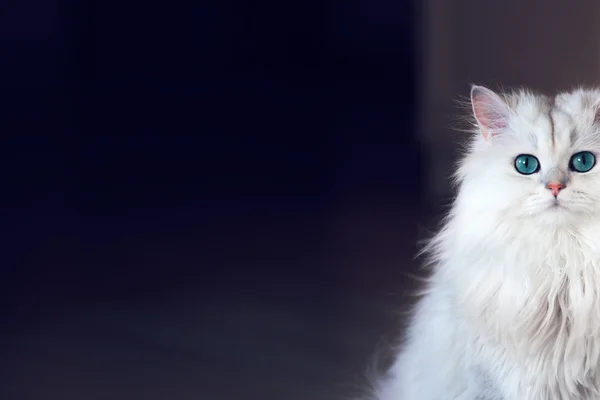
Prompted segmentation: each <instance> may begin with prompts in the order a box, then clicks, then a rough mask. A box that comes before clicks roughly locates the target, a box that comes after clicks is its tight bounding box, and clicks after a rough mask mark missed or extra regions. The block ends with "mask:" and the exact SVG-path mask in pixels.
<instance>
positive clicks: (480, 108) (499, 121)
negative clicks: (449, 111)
mask: <svg viewBox="0 0 600 400" xmlns="http://www.w3.org/2000/svg"><path fill="white" fill-rule="evenodd" d="M471 105H472V107H473V115H474V116H475V119H476V120H477V124H478V125H479V129H480V131H481V134H482V135H483V137H484V138H486V139H487V138H489V137H491V136H494V135H497V134H499V133H502V131H503V130H504V129H506V127H507V126H508V120H509V118H510V109H509V107H508V105H507V104H506V102H505V101H504V99H502V97H500V96H499V95H498V94H496V93H495V92H493V91H492V90H490V89H488V88H486V87H483V86H477V85H473V87H472V88H471Z"/></svg>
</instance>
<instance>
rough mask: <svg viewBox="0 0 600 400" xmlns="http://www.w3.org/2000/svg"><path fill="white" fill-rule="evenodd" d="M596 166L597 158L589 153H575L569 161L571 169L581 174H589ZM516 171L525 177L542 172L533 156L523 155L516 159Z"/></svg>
mask: <svg viewBox="0 0 600 400" xmlns="http://www.w3.org/2000/svg"><path fill="white" fill-rule="evenodd" d="M594 165H596V156H595V155H594V154H593V153H591V152H589V151H580V152H579V153H575V154H573V156H572V157H571V159H570V160H569V169H571V171H575V172H579V173H584V172H588V171H589V170H591V169H592V168H594ZM515 169H516V170H517V172H519V173H520V174H523V175H531V174H535V173H536V172H538V171H539V170H540V162H539V160H538V159H537V158H536V157H535V156H532V155H531V154H521V155H519V156H517V158H515Z"/></svg>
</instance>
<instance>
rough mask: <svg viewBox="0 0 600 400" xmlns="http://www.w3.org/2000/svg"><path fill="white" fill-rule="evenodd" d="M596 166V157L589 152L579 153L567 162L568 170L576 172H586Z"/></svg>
mask: <svg viewBox="0 0 600 400" xmlns="http://www.w3.org/2000/svg"><path fill="white" fill-rule="evenodd" d="M594 165H596V156H595V155H593V154H592V153H590V152H589V151H580V152H579V153H575V154H573V157H571V161H570V162H569V168H571V170H573V171H576V172H588V171H589V170H590V169H592V168H594Z"/></svg>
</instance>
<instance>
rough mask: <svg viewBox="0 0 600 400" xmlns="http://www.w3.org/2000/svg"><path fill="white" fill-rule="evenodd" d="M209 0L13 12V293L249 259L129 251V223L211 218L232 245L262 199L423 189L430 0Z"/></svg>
mask: <svg viewBox="0 0 600 400" xmlns="http://www.w3.org/2000/svg"><path fill="white" fill-rule="evenodd" d="M196 3H197V4H195V5H194V4H191V3H190V4H187V5H183V4H182V5H175V3H174V4H173V5H169V6H166V5H164V4H159V3H149V4H145V5H143V6H142V5H137V4H136V5H133V4H130V5H128V4H126V3H123V4H121V5H120V6H119V8H118V12H116V9H115V8H114V7H115V6H116V5H115V4H116V3H115V4H113V5H109V4H108V3H93V2H87V3H85V2H78V3H75V2H71V3H68V2H63V3H59V4H53V5H51V6H50V5H46V6H44V7H45V8H44V7H41V6H42V3H41V2H31V4H27V2H24V3H16V2H15V3H14V4H12V6H11V7H9V9H8V10H6V11H4V12H3V14H4V13H6V14H4V18H3V20H6V21H11V20H12V27H13V31H12V32H11V29H10V28H11V26H9V27H6V28H5V30H6V32H5V33H4V36H5V38H3V39H4V40H2V42H1V44H0V46H1V52H2V54H4V57H3V61H2V63H1V68H2V69H1V71H2V80H1V94H0V98H1V100H2V109H3V110H2V118H1V123H2V126H1V127H0V129H1V131H2V132H4V133H5V137H7V138H8V143H6V145H5V146H3V149H4V153H5V155H4V157H2V159H3V162H4V165H5V168H4V171H5V183H6V184H5V186H4V191H3V192H4V196H2V197H3V199H2V202H3V207H2V209H3V210H4V211H5V214H6V218H7V220H6V222H5V223H4V224H3V225H4V229H5V234H6V237H7V241H6V242H5V243H6V244H7V246H6V250H7V251H8V253H9V254H10V258H9V259H10V261H11V262H9V263H7V264H6V268H5V269H4V271H3V273H4V274H6V275H5V278H4V279H1V280H0V281H1V282H2V285H3V286H5V287H6V289H5V290H3V293H4V294H5V295H7V296H8V300H9V302H12V303H13V305H14V304H15V303H16V304H20V303H22V301H23V297H25V298H28V299H33V297H35V299H36V301H38V302H42V303H43V302H46V300H48V299H54V298H57V297H60V298H64V299H67V298H68V299H71V298H81V297H82V296H83V297H86V296H88V297H89V296H91V297H94V296H100V297H103V298H109V297H111V296H113V295H115V296H117V295H130V294H132V292H134V291H140V290H145V289H147V288H150V287H151V288H152V289H151V290H152V291H154V290H158V289H162V288H163V286H164V288H166V286H168V285H176V283H177V281H187V282H188V283H189V282H192V281H193V282H194V284H195V285H198V287H199V288H200V287H202V286H212V285H213V283H214V282H213V280H214V279H215V278H216V277H217V276H222V275H224V274H230V273H232V272H233V271H229V270H227V271H224V270H222V269H221V268H216V267H214V266H211V265H206V264H205V265H199V266H197V267H194V268H187V269H185V268H184V267H182V266H179V265H177V262H174V263H173V265H170V266H169V268H168V270H162V269H160V268H155V267H153V266H151V265H148V264H146V262H132V263H122V262H116V260H115V259H114V258H112V257H116V255H114V254H111V253H110V252H111V251H113V250H115V249H114V247H115V245H114V244H115V243H119V245H120V251H124V252H127V248H128V244H127V243H128V242H130V241H136V242H139V241H143V240H146V238H148V237H152V238H154V239H156V240H158V243H160V240H164V241H165V243H166V242H167V241H175V240H177V239H176V238H177V237H178V235H199V236H198V240H197V242H196V245H195V246H196V247H197V248H198V250H201V249H202V250H206V251H207V252H208V251H210V250H211V249H213V250H214V249H215V248H216V247H219V246H221V245H225V247H228V246H227V245H226V244H224V243H221V242H220V240H226V238H221V237H219V235H215V234H212V233H211V232H212V230H213V229H214V228H217V227H218V226H219V224H220V221H222V222H223V223H229V224H236V227H235V228H233V227H232V228H231V229H234V230H235V231H236V234H237V235H243V234H244V232H243V231H241V230H243V229H249V228H248V227H245V226H244V225H245V223H244V219H243V218H244V217H255V218H256V219H259V218H260V216H261V215H264V214H269V215H271V216H275V215H276V216H277V217H278V219H286V218H292V219H295V218H296V217H297V216H301V215H303V214H305V213H308V214H310V215H314V214H315V213H320V212H322V213H326V212H327V211H328V210H330V209H331V207H336V206H340V204H341V203H353V202H364V201H366V200H365V199H366V198H369V199H373V198H375V199H377V197H380V198H389V199H392V198H393V201H398V202H404V203H414V204H418V203H419V200H420V196H421V179H420V178H421V169H422V159H421V153H420V149H419V148H418V146H417V142H416V139H415V117H414V116H415V115H416V104H417V102H416V95H417V93H416V83H417V82H418V79H419V77H418V75H417V71H418V65H417V63H416V57H415V52H416V49H415V44H416V41H415V32H416V30H415V26H414V21H415V18H416V13H417V12H418V10H417V8H416V6H415V5H414V4H412V3H411V2H373V3H366V2H353V3H352V2H350V3H347V2H344V3H339V2H338V3H322V2H316V1H315V2H302V3H298V4H296V5H294V4H287V3H286V4H284V3H281V2H261V3H255V2H242V1H236V2H217V1H212V2H211V1H209V2H196ZM40 7H41V8H40ZM31 8H36V9H38V10H39V13H40V14H39V15H37V16H35V17H33V16H32V12H31ZM11 14H13V16H12V17H10V15H11ZM265 217H266V216H265ZM159 238H160V240H159ZM140 246H143V245H142V244H140ZM155 246H156V245H155ZM158 246H160V244H158ZM117 247H118V246H117ZM227 253H229V254H228V255H235V253H236V249H235V248H234V247H233V246H231V247H230V248H228V249H227ZM123 256H125V255H123ZM281 268H283V269H285V270H286V273H290V274H292V273H294V271H292V270H291V268H286V267H284V266H282V267H281ZM300 268H301V269H302V274H303V275H306V276H307V277H309V276H311V275H312V274H321V273H322V272H323V271H319V270H318V268H317V267H316V266H311V265H303V266H300ZM235 272H236V274H237V273H240V274H243V275H250V276H251V275H254V274H255V273H256V271H255V270H249V269H247V268H245V269H244V270H243V271H235ZM329 272H330V274H333V275H336V274H344V271H343V269H341V270H339V271H329ZM238 278H239V277H238ZM330 278H334V277H333V276H330ZM271 283H272V284H276V279H274V278H273V282H271Z"/></svg>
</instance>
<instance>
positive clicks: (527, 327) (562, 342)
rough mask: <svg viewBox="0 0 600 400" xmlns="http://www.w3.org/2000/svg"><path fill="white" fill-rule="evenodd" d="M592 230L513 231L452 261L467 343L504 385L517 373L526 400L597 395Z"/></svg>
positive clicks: (599, 324)
mask: <svg viewBox="0 0 600 400" xmlns="http://www.w3.org/2000/svg"><path fill="white" fill-rule="evenodd" d="M595 233H597V232H596V230H595V229H594V230H589V231H567V230H565V231H564V232H560V231H559V232H556V231H555V232H542V233H541V234H539V235H538V236H537V237H534V236H531V235H528V234H527V232H518V233H515V234H514V235H513V237H509V238H508V240H506V239H507V238H506V236H505V237H504V239H505V240H506V242H505V244H504V245H493V244H492V245H488V246H485V248H484V249H482V248H481V246H480V247H477V248H475V247H473V251H472V252H471V253H469V246H467V245H463V246H462V249H463V251H464V253H463V254H461V255H460V256H459V257H457V258H456V259H455V262H459V260H462V263H463V264H462V265H461V266H460V267H458V268H461V269H463V271H464V274H465V275H463V277H468V278H467V279H460V280H454V282H452V285H453V286H454V288H453V289H454V290H453V292H454V294H455V300H456V302H457V313H458V314H457V315H458V316H459V318H460V319H461V320H464V321H465V323H466V324H467V325H468V326H470V327H471V330H472V332H475V334H474V335H473V336H472V343H471V344H470V345H472V346H473V349H474V351H475V352H479V357H480V358H481V360H482V362H483V363H484V364H487V365H485V368H486V369H487V370H489V372H490V373H492V374H493V375H494V376H499V377H502V376H505V379H506V380H507V381H506V382H507V383H506V384H510V378H509V376H518V377H519V380H518V382H515V385H517V386H519V389H518V390H519V392H520V393H521V394H522V395H524V396H527V397H524V398H545V399H553V398H557V399H560V398H574V397H573V396H577V395H580V396H581V398H582V399H588V398H598V397H600V367H599V365H600V257H599V254H600V252H598V249H597V247H596V246H597V243H596V241H595V238H600V235H599V236H595V237H594V234H595ZM459 239H460V238H459ZM598 240H600V239H598ZM454 268H457V266H456V265H455V267H454ZM452 276H456V275H454V274H452ZM557 394H560V396H562V397H560V396H559V397H553V396H556V395H557Z"/></svg>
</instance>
